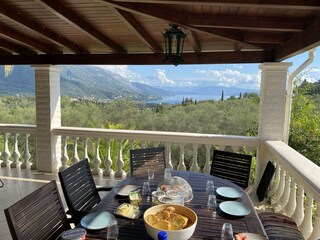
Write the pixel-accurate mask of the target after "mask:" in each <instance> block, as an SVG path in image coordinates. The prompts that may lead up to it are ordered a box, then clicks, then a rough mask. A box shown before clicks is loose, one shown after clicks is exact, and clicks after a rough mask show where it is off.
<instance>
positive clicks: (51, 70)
mask: <svg viewBox="0 0 320 240" xmlns="http://www.w3.org/2000/svg"><path fill="white" fill-rule="evenodd" d="M33 68H34V72H35V84H36V89H35V98H36V124H37V145H36V162H37V168H38V171H43V172H56V171H58V169H59V167H60V159H61V137H57V136H54V135H53V134H52V133H51V130H52V129H53V128H55V127H60V126H61V112H60V108H61V106H60V71H61V69H60V67H58V66H53V65H34V66H33Z"/></svg>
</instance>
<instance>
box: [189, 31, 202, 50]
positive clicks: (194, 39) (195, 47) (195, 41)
mask: <svg viewBox="0 0 320 240" xmlns="http://www.w3.org/2000/svg"><path fill="white" fill-rule="evenodd" d="M187 38H188V40H189V41H190V43H191V45H192V48H193V50H194V51H195V52H196V53H200V52H201V45H200V43H199V40H198V37H197V34H196V33H195V31H190V33H189V34H187Z"/></svg>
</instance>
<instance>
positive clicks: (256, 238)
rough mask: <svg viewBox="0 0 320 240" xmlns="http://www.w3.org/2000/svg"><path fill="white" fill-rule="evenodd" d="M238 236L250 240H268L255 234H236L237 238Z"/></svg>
mask: <svg viewBox="0 0 320 240" xmlns="http://www.w3.org/2000/svg"><path fill="white" fill-rule="evenodd" d="M237 235H242V236H245V237H247V239H248V240H267V238H266V237H264V236H261V235H259V234H255V233H238V234H236V236H237ZM235 239H237V238H235Z"/></svg>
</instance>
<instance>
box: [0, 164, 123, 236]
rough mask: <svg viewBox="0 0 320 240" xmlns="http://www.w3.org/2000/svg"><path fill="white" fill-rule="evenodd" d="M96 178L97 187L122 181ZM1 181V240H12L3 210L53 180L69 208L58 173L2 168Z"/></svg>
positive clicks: (0, 171)
mask: <svg viewBox="0 0 320 240" xmlns="http://www.w3.org/2000/svg"><path fill="white" fill-rule="evenodd" d="M94 178H95V181H96V184H97V186H106V187H109V186H114V185H116V184H117V183H118V182H119V181H121V179H117V180H112V179H106V178H102V177H98V176H95V177H94ZM0 179H1V180H2V181H3V183H4V187H3V188H0V240H12V238H11V235H10V232H9V228H8V225H7V221H6V218H5V215H4V211H3V210H4V209H5V208H7V207H9V206H11V205H12V204H14V203H15V202H17V201H18V200H20V199H21V198H23V197H25V196H26V195H28V194H29V193H31V192H32V191H34V190H36V189H38V188H39V187H41V186H43V185H44V184H46V183H48V182H49V181H51V180H57V182H58V186H59V190H60V194H61V199H62V201H63V204H64V205H65V208H67V207H66V203H65V201H64V197H63V193H62V190H61V188H60V182H59V181H58V174H57V173H40V172H36V171H30V170H17V169H7V168H1V167H0ZM102 195H103V194H102Z"/></svg>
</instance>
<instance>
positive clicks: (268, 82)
mask: <svg viewBox="0 0 320 240" xmlns="http://www.w3.org/2000/svg"><path fill="white" fill-rule="evenodd" d="M291 65H292V63H283V62H279V63H262V64H261V65H260V67H259V68H260V70H261V86H260V110H259V130H258V135H259V137H260V138H261V139H262V140H280V141H283V140H284V138H285V132H286V131H288V129H285V117H286V111H290V108H288V107H287V106H286V90H287V75H288V68H289V67H290V66H291ZM262 146H263V145H262ZM267 161H268V153H267V151H266V150H265V149H264V148H263V147H262V148H260V150H259V151H258V161H257V166H256V183H258V182H259V180H260V178H261V175H262V172H263V171H264V169H265V166H266V164H267Z"/></svg>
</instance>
